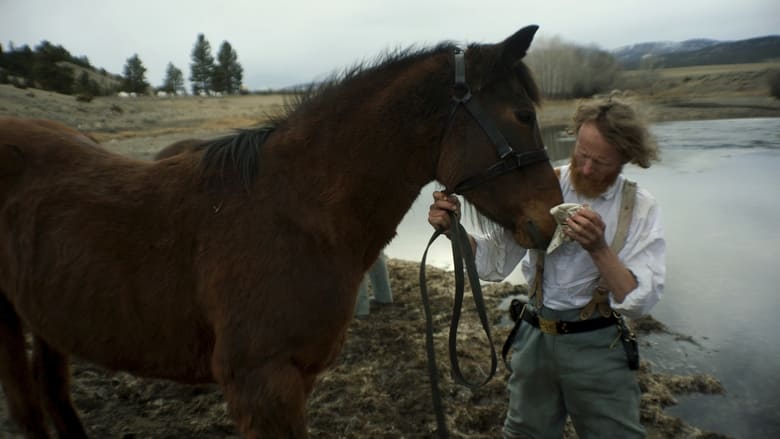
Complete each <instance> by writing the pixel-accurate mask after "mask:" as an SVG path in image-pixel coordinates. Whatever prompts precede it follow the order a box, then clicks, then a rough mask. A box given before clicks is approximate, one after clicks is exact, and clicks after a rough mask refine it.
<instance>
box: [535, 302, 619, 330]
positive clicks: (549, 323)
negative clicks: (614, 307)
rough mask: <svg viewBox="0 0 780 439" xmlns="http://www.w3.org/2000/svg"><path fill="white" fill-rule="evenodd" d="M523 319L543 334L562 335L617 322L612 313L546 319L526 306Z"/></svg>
mask: <svg viewBox="0 0 780 439" xmlns="http://www.w3.org/2000/svg"><path fill="white" fill-rule="evenodd" d="M522 318H523V320H525V321H526V322H528V324H530V325H531V326H533V327H534V328H538V329H539V330H540V331H542V332H544V333H545V334H553V335H562V334H576V333H578V332H588V331H595V330H597V329H602V328H606V327H608V326H612V325H615V324H617V323H618V320H617V318H616V317H615V316H614V315H612V316H609V317H598V318H595V319H590V320H576V321H565V320H548V319H545V318H544V317H541V316H539V315H538V314H536V313H535V312H532V311H530V310H529V309H528V308H526V310H525V312H523V317H522Z"/></svg>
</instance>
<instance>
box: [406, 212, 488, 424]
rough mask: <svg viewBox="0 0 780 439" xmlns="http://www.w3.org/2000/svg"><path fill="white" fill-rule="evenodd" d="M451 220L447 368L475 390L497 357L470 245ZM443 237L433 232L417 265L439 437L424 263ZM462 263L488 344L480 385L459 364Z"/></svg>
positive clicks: (440, 410)
mask: <svg viewBox="0 0 780 439" xmlns="http://www.w3.org/2000/svg"><path fill="white" fill-rule="evenodd" d="M450 220H451V224H452V227H451V228H450V229H451V230H452V232H453V233H452V237H451V242H452V258H453V262H454V271H455V297H454V300H453V306H452V320H451V323H450V334H449V354H450V365H451V368H452V378H453V380H454V381H455V382H457V383H458V384H461V385H464V386H466V387H469V388H471V389H476V388H478V387H481V386H483V385H485V384H487V383H488V382H489V381H490V380H491V379H492V378H493V376H494V375H495V373H496V368H497V365H498V357H497V354H496V349H495V346H494V345H493V337H492V336H491V334H490V322H489V320H488V316H487V311H486V309H485V302H484V299H483V297H482V287H481V286H480V284H479V276H478V274H477V268H476V264H475V262H474V254H473V251H472V250H471V244H470V243H469V239H468V233H467V232H466V229H465V228H463V226H462V225H461V224H460V222H458V217H457V216H456V215H455V214H454V213H453V212H450ZM442 234H443V232H441V231H439V230H437V231H435V232H434V233H433V236H431V239H430V240H429V241H428V245H427V246H426V247H425V252H424V253H423V257H422V261H421V262H420V295H421V296H422V302H423V310H424V312H425V348H426V349H425V350H426V353H427V357H428V374H429V376H430V380H431V398H432V400H433V409H434V412H435V414H436V425H437V435H438V437H440V438H446V437H448V432H447V424H446V420H445V418H444V406H443V404H442V399H441V392H440V390H439V371H438V368H437V367H436V352H435V349H434V345H433V314H432V312H431V307H430V299H429V297H428V288H427V286H426V281H425V261H426V259H427V257H428V250H429V249H430V247H431V244H433V242H434V241H435V240H436V239H437V238H438V237H439V236H441V235H442ZM464 262H465V268H466V270H465V271H466V273H467V275H468V278H469V285H470V286H471V295H472V296H473V298H474V304H475V308H476V311H477V314H478V316H479V320H480V323H481V324H482V329H483V330H484V331H485V335H486V336H487V340H488V343H489V344H490V355H491V358H490V360H491V364H490V373H489V374H488V376H487V377H486V378H485V379H484V380H483V381H482V382H481V383H472V382H469V381H468V380H467V379H466V378H465V377H464V376H463V373H462V372H461V370H460V361H459V360H458V349H457V343H458V326H459V323H460V315H461V309H462V307H463V297H464V290H465V288H464V287H465V281H464V279H463V272H464Z"/></svg>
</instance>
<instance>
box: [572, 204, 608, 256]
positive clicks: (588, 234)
mask: <svg viewBox="0 0 780 439" xmlns="http://www.w3.org/2000/svg"><path fill="white" fill-rule="evenodd" d="M566 225H567V226H569V227H565V228H564V233H566V236H568V237H570V238H571V239H573V240H575V241H577V242H579V243H580V245H581V246H582V248H584V249H585V250H587V251H588V252H589V253H593V252H595V251H598V250H603V249H605V248H608V247H609V246H608V245H607V241H606V239H604V229H606V227H607V226H606V224H604V221H603V220H602V219H601V216H600V215H599V214H598V213H596V212H595V211H593V210H591V209H588V208H587V207H584V208H582V209H579V210H578V211H577V212H576V213H575V214H574V215H572V216H570V217H569V218H568V219H567V220H566Z"/></svg>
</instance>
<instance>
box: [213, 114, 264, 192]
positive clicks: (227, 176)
mask: <svg viewBox="0 0 780 439" xmlns="http://www.w3.org/2000/svg"><path fill="white" fill-rule="evenodd" d="M275 128H276V126H275V125H274V124H268V125H264V126H262V127H260V128H254V129H240V130H238V131H237V132H236V133H235V134H232V135H228V136H224V137H220V138H217V139H214V140H211V141H209V142H208V143H206V144H205V145H203V146H202V148H203V149H205V152H204V153H203V156H202V157H201V160H200V166H201V171H202V173H203V174H204V175H205V176H206V181H207V182H209V183H211V184H210V186H213V185H214V183H216V181H215V180H218V181H219V183H220V186H225V185H226V184H231V183H234V184H240V185H241V186H242V187H243V188H244V189H245V190H247V191H248V190H249V188H250V187H251V185H252V183H253V182H254V180H255V177H256V176H257V165H258V163H259V157H260V148H261V147H262V145H263V144H264V143H265V141H266V139H267V138H268V135H269V134H271V133H272V132H273V131H274V129H275Z"/></svg>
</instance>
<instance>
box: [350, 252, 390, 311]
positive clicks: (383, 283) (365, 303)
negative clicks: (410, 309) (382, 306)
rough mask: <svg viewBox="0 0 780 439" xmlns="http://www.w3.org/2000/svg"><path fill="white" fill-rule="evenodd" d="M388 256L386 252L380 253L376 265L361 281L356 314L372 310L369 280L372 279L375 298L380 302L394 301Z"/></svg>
mask: <svg viewBox="0 0 780 439" xmlns="http://www.w3.org/2000/svg"><path fill="white" fill-rule="evenodd" d="M386 260H387V257H386V256H385V254H384V252H382V253H380V254H379V258H378V259H377V260H376V262H374V265H372V266H371V268H369V269H368V272H367V273H366V275H365V276H363V281H362V282H360V288H359V289H358V298H357V304H356V305H355V315H356V316H367V315H368V313H369V312H370V303H371V301H370V299H369V297H368V282H369V280H370V281H371V288H372V289H373V291H374V300H375V301H377V302H379V303H393V293H392V291H391V290H390V279H389V277H388V275H387V264H386V262H385V261H386Z"/></svg>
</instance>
